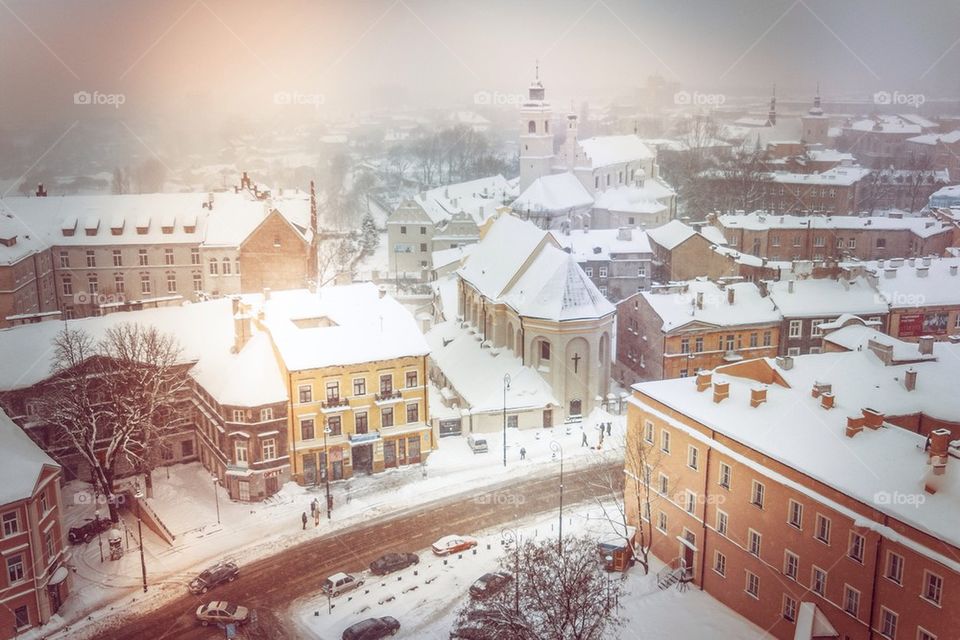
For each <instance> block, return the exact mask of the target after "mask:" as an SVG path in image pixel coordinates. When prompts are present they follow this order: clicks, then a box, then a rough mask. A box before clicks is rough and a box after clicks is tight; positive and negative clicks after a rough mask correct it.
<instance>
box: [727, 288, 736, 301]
mask: <svg viewBox="0 0 960 640" xmlns="http://www.w3.org/2000/svg"><path fill="white" fill-rule="evenodd" d="M736 294H737V292H736V291H735V290H734V288H733V287H730V288H728V289H727V303H728V304H733V301H734V298H735V297H736Z"/></svg>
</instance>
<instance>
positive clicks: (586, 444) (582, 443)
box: [580, 431, 590, 447]
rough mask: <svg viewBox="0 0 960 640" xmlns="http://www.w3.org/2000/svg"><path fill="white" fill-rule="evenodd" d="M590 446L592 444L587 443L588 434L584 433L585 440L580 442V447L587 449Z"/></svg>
mask: <svg viewBox="0 0 960 640" xmlns="http://www.w3.org/2000/svg"><path fill="white" fill-rule="evenodd" d="M589 444H590V443H589V442H587V432H586V431H584V432H583V440H582V441H581V442H580V446H581V447H586V446H588V445H589Z"/></svg>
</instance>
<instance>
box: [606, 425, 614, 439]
mask: <svg viewBox="0 0 960 640" xmlns="http://www.w3.org/2000/svg"><path fill="white" fill-rule="evenodd" d="M612 429H613V423H612V422H608V423H607V435H608V436H609V435H611V433H610V431H611V430H612Z"/></svg>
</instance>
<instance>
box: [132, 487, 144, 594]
mask: <svg viewBox="0 0 960 640" xmlns="http://www.w3.org/2000/svg"><path fill="white" fill-rule="evenodd" d="M133 497H134V498H136V499H137V536H138V537H139V538H140V575H141V577H142V578H143V592H144V593H146V592H147V561H146V560H145V559H144V557H143V522H142V521H141V520H140V500H142V499H143V492H142V491H137V493H136V494H134V496H133Z"/></svg>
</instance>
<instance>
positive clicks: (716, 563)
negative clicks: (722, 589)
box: [713, 551, 727, 576]
mask: <svg viewBox="0 0 960 640" xmlns="http://www.w3.org/2000/svg"><path fill="white" fill-rule="evenodd" d="M713 570H714V571H716V572H717V574H719V575H721V576H726V575H727V556H725V555H723V554H722V553H720V552H719V551H714V552H713Z"/></svg>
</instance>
